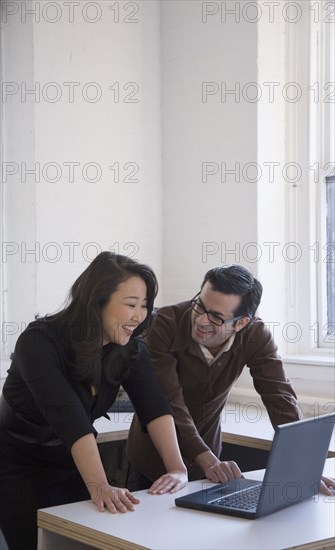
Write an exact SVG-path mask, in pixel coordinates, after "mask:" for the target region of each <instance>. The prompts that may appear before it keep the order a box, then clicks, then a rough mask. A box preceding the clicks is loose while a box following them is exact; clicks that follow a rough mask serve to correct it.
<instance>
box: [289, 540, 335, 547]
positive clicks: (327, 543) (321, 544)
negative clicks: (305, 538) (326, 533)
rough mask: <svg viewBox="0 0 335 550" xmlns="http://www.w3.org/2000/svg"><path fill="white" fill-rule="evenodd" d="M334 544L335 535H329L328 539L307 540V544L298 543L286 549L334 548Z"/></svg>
mask: <svg viewBox="0 0 335 550" xmlns="http://www.w3.org/2000/svg"><path fill="white" fill-rule="evenodd" d="M334 546H335V537H330V538H329V539H324V540H318V541H316V542H309V543H307V544H299V545H298V546H291V547H290V548H287V549H286V550H334Z"/></svg>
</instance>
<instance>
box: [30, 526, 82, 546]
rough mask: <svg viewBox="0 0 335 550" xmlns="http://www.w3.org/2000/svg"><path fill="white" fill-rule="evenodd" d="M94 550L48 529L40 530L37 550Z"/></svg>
mask: <svg viewBox="0 0 335 550" xmlns="http://www.w3.org/2000/svg"><path fill="white" fill-rule="evenodd" d="M60 548H61V549H62V550H92V546H87V544H83V543H82V542H78V541H76V540H72V539H68V538H67V537H63V536H62V535H57V533H52V532H51V531H47V530H46V529H38V544H37V550H60Z"/></svg>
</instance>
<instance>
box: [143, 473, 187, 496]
mask: <svg viewBox="0 0 335 550" xmlns="http://www.w3.org/2000/svg"><path fill="white" fill-rule="evenodd" d="M187 481H188V478H187V472H181V471H178V470H175V471H171V472H167V474H164V475H163V476H161V477H160V478H158V479H156V481H155V482H154V483H153V484H152V485H151V487H150V489H149V490H148V493H151V494H152V495H163V494H164V493H176V492H177V491H179V489H182V488H183V487H185V485H186V483H187Z"/></svg>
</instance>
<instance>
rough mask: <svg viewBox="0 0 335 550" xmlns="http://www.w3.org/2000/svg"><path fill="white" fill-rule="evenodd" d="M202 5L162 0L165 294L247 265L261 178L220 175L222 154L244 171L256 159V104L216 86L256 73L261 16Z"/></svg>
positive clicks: (184, 293) (182, 294) (178, 293)
mask: <svg viewBox="0 0 335 550" xmlns="http://www.w3.org/2000/svg"><path fill="white" fill-rule="evenodd" d="M214 4H215V3H214ZM202 9H203V3H202V2H198V1H190V0H185V1H174V0H172V1H171V0H168V1H165V2H162V65H163V67H164V71H163V81H162V97H163V103H162V104H163V143H164V149H163V166H164V173H163V193H164V290H165V293H164V297H165V301H166V302H172V301H174V300H178V299H180V300H183V299H188V298H191V297H192V295H194V294H195V293H196V292H198V290H199V286H200V283H201V281H202V279H203V276H204V274H205V273H206V271H208V270H209V269H211V268H212V267H214V266H216V265H219V264H221V263H234V262H238V263H242V264H245V263H246V262H245V261H244V258H243V254H242V250H243V247H244V246H245V244H246V243H248V242H249V241H256V240H257V216H256V213H257V188H256V186H255V185H254V184H250V183H247V182H245V181H244V178H243V175H242V174H241V177H240V181H239V182H236V181H235V176H234V175H227V179H226V183H222V181H221V163H226V166H227V169H233V168H234V166H235V164H236V163H240V166H241V168H240V170H239V171H240V172H242V167H243V166H244V165H245V164H246V163H248V162H250V161H256V160H257V106H256V105H255V104H252V103H248V102H245V101H241V100H240V97H239V94H237V96H234V95H231V94H227V96H226V98H227V100H226V102H224V101H222V100H221V93H220V87H221V83H222V82H223V83H226V88H227V89H234V88H236V83H241V82H249V81H257V25H250V24H248V23H246V22H244V21H240V22H239V23H238V22H235V19H234V17H231V18H229V22H227V23H225V24H223V23H221V20H220V16H217V15H216V16H209V15H208V16H207V15H206V16H205V14H204V13H202ZM206 82H207V83H212V84H207V85H206V84H204V83H206ZM206 86H207V87H206ZM203 87H204V88H205V87H206V90H208V92H209V91H210V90H212V92H213V93H212V95H209V93H208V94H205V93H204V95H202V89H203ZM205 163H211V164H210V165H209V164H205ZM205 167H207V168H205ZM203 170H204V171H205V172H206V170H207V174H206V173H204V174H203V173H202V171H203ZM209 170H213V171H214V172H216V173H213V174H212V175H210V174H209ZM237 179H238V177H237ZM228 250H232V251H233V252H232V253H230V254H229V253H227V251H228ZM251 268H252V269H253V268H254V266H251Z"/></svg>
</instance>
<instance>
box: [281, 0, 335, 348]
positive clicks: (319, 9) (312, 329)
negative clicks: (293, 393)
mask: <svg viewBox="0 0 335 550" xmlns="http://www.w3.org/2000/svg"><path fill="white" fill-rule="evenodd" d="M300 5H301V7H302V11H303V17H302V18H301V20H300V21H299V23H297V24H295V25H293V26H292V24H291V25H290V24H289V26H288V28H287V33H288V52H289V59H288V75H287V76H288V82H294V83H297V85H298V86H299V87H300V90H301V97H300V98H299V99H300V100H299V101H297V102H296V103H291V104H289V105H288V106H287V158H288V160H289V161H291V160H295V161H296V162H297V163H298V164H299V166H300V167H301V174H302V177H301V179H300V181H299V182H297V183H295V184H292V185H290V187H289V188H288V220H287V221H288V224H287V227H288V235H287V236H288V239H289V241H290V242H296V243H298V246H299V247H300V248H301V251H302V256H301V259H300V260H299V262H297V263H296V264H290V265H288V266H287V276H288V279H287V281H288V305H287V308H288V317H289V318H290V319H294V320H295V321H298V322H299V326H300V327H301V337H300V338H299V339H297V342H295V343H294V344H292V345H291V346H290V349H289V350H288V352H289V353H291V354H318V355H319V356H320V355H322V354H323V355H328V356H329V355H330V353H331V354H332V356H333V347H334V342H335V319H334V300H335V296H334V287H335V278H334V277H335V242H334V241H335V238H334V202H335V197H334V180H335V135H334V134H335V26H334V21H333V16H332V15H331V14H332V13H333V15H334V12H332V11H331V10H334V2H330V1H328V0H318V1H313V2H312V1H310V0H308V2H301V3H300Z"/></svg>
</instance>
